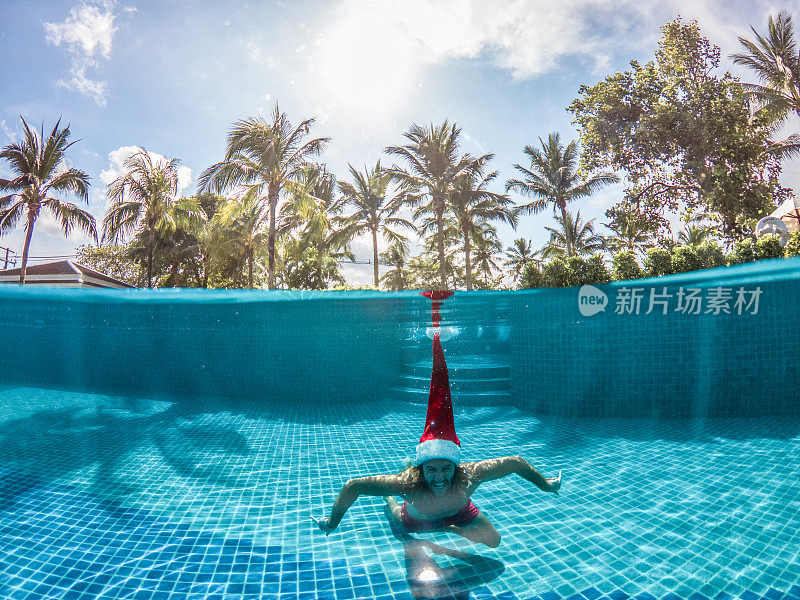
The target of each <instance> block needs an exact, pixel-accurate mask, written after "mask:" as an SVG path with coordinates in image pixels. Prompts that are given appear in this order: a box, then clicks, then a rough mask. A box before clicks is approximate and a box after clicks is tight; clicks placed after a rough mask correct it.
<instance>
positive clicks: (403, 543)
mask: <svg viewBox="0 0 800 600" xmlns="http://www.w3.org/2000/svg"><path fill="white" fill-rule="evenodd" d="M0 407H2V408H0V415H2V423H1V424H0V459H1V460H0V464H1V465H2V466H0V565H2V568H1V569H0V597H1V598H3V599H8V600H23V599H25V600H27V599H33V598H48V599H62V598H63V599H65V600H66V599H85V598H131V599H134V598H135V599H139V598H142V599H144V598H148V599H159V600H167V599H169V600H177V599H181V600H183V599H189V598H197V599H200V598H204V599H222V598H230V599H233V598H237V599H241V598H246V599H253V600H255V599H256V598H269V599H289V598H308V599H318V598H319V599H322V598H331V599H333V598H342V599H350V598H378V599H381V600H388V599H390V598H394V599H404V600H408V599H411V598H413V597H415V596H414V595H413V594H415V593H416V594H422V595H418V596H416V597H431V596H426V595H424V593H425V592H426V589H425V588H424V586H423V587H420V586H419V585H415V584H414V583H413V581H412V582H411V583H409V579H413V576H414V572H415V571H414V570H415V569H416V570H417V571H418V570H419V568H421V567H420V565H425V564H426V561H431V560H432V561H435V563H436V564H437V565H438V567H439V568H440V569H442V570H444V571H445V572H446V574H444V575H443V577H444V578H445V580H446V582H447V585H448V586H450V587H449V588H446V589H450V590H451V591H456V592H461V593H464V592H469V594H470V596H469V597H471V598H475V599H489V598H502V599H504V600H511V599H515V598H519V599H523V598H524V599H530V598H540V599H542V600H557V599H558V598H575V599H576V600H579V599H581V598H582V599H584V600H597V599H598V598H600V597H608V598H613V599H614V600H622V599H624V598H628V597H636V598H641V599H642V600H644V599H647V598H651V599H652V598H670V599H672V598H684V599H688V598H692V599H693V600H699V599H700V598H703V597H705V598H728V597H731V598H743V599H744V600H757V599H759V598H769V599H770V600H779V599H780V598H784V599H785V600H790V598H797V597H800V588H798V583H800V561H798V549H799V548H800V477H798V467H797V465H798V463H799V462H800V419H798V418H783V419H771V418H718V419H706V420H703V421H702V422H692V423H687V422H686V421H685V420H682V419H677V420H660V421H653V420H651V419H587V418H572V419H570V418H565V417H560V416H545V417H537V416H535V415H533V414H531V413H529V412H525V411H522V410H519V409H516V408H513V407H508V406H496V407H461V408H457V409H456V414H455V418H456V424H457V427H458V431H459V435H460V437H461V438H462V440H463V453H464V456H465V460H477V459H481V458H488V457H494V456H500V455H506V454H515V453H519V454H522V455H523V456H525V457H527V458H528V459H529V460H530V461H531V462H532V463H534V464H535V465H537V466H538V467H539V468H540V469H541V470H542V471H543V472H545V473H546V474H552V473H556V472H557V471H558V470H562V469H563V471H564V479H565V483H564V487H563V489H562V493H561V494H560V495H559V496H552V495H549V494H544V493H542V492H539V491H538V490H536V489H535V488H534V487H533V486H532V485H530V484H528V483H527V482H525V481H524V480H522V479H520V478H514V477H510V478H506V479H502V480H498V481H494V482H490V483H487V484H484V486H482V487H481V488H479V490H478V492H477V493H476V495H475V496H474V500H475V502H476V504H477V505H478V506H479V507H480V509H481V510H482V511H483V512H484V513H485V514H486V515H487V516H488V517H489V518H490V519H491V520H492V522H493V523H494V524H495V525H496V527H497V529H498V531H499V532H500V533H501V535H502V536H503V539H502V543H501V545H500V547H499V548H497V549H496V550H489V549H487V548H485V547H479V546H475V545H472V544H471V543H470V542H467V541H466V540H463V539H461V538H458V537H457V536H453V535H450V534H445V533H438V534H427V535H426V534H422V535H419V536H416V541H415V540H403V539H400V538H399V537H397V535H396V532H394V533H393V531H392V529H391V527H390V525H389V522H388V521H387V518H386V515H385V512H384V510H383V502H382V501H381V500H380V499H377V498H361V499H359V500H358V502H357V503H356V504H355V505H354V506H353V508H352V509H351V510H350V511H349V512H348V514H347V515H346V517H345V518H344V520H343V522H342V524H341V526H340V528H339V529H338V530H337V531H336V532H334V533H333V534H331V535H330V536H329V537H327V538H326V537H325V536H324V535H323V534H322V533H321V532H319V531H317V530H315V526H314V524H313V522H312V520H311V518H310V516H311V514H312V513H313V514H315V515H322V514H323V513H325V512H327V511H328V510H329V509H330V505H331V503H332V501H333V499H334V497H335V493H336V491H338V488H339V487H340V486H341V485H342V483H344V481H346V480H347V479H348V478H350V477H355V476H359V475H364V474H369V473H376V472H392V471H394V470H396V469H397V468H398V466H399V465H401V464H402V462H403V460H404V458H405V457H406V456H408V455H409V452H410V449H411V447H412V446H413V444H414V443H415V442H416V441H417V440H416V439H415V434H417V430H418V429H420V428H421V423H422V422H423V419H424V410H425V407H424V406H422V405H418V404H411V403H404V402H398V401H396V400H393V399H390V398H384V399H380V400H378V401H373V402H365V403H362V404H360V405H357V406H342V405H335V404H326V405H321V404H314V403H291V404H281V405H274V406H263V405H262V406H260V407H258V408H253V407H252V406H248V404H247V403H239V404H232V403H230V402H225V403H220V402H214V401H212V400H207V401H202V402H201V401H197V402H193V403H186V402H169V401H163V400H161V401H158V400H151V399H146V398H125V397H114V396H104V395H97V394H87V393H74V392H64V391H53V390H43V389H36V388H6V389H4V390H3V391H2V392H0ZM417 435H418V434H417ZM422 544H424V545H422ZM443 589H445V588H441V589H439V592H442V591H443ZM576 594H580V595H579V596H578V595H576ZM445 597H447V596H445ZM462 597H465V596H462Z"/></svg>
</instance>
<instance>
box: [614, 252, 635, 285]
mask: <svg viewBox="0 0 800 600" xmlns="http://www.w3.org/2000/svg"><path fill="white" fill-rule="evenodd" d="M611 264H612V274H613V276H614V279H615V280H616V281H623V280H625V279H639V278H640V277H641V276H642V275H643V273H642V269H641V268H640V267H639V263H637V262H636V254H634V253H633V251H631V250H623V251H622V252H618V253H617V254H615V255H614V256H613V257H612V258H611Z"/></svg>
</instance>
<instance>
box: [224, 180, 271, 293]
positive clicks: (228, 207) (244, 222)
mask: <svg viewBox="0 0 800 600" xmlns="http://www.w3.org/2000/svg"><path fill="white" fill-rule="evenodd" d="M269 217H270V214H269V210H268V208H267V205H266V204H265V203H263V202H261V201H260V200H259V198H258V197H257V194H256V193H253V192H252V190H248V193H246V194H245V195H244V196H242V197H239V198H231V199H229V200H228V201H227V202H226V203H225V204H224V205H223V206H222V208H220V209H219V212H217V214H216V215H215V216H214V223H215V226H216V227H217V237H216V241H215V242H214V248H215V249H216V252H218V253H220V254H223V255H229V256H232V257H239V258H240V259H242V260H243V261H244V263H245V266H246V268H247V287H248V288H249V289H251V290H252V289H253V282H254V267H255V263H256V254H257V252H258V250H259V248H260V247H262V246H263V245H264V244H265V243H266V241H267V233H266V227H267V222H268V221H269Z"/></svg>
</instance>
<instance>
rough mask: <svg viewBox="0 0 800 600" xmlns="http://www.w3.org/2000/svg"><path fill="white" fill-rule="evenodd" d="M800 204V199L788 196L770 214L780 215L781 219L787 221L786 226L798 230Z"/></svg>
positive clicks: (799, 227)
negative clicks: (799, 207)
mask: <svg viewBox="0 0 800 600" xmlns="http://www.w3.org/2000/svg"><path fill="white" fill-rule="evenodd" d="M795 202H797V204H795ZM798 206H800V199H796V198H794V197H792V198H788V199H787V200H786V201H785V202H784V203H783V204H781V205H780V206H779V207H778V208H776V209H775V210H774V211H773V213H772V214H771V215H769V216H770V217H778V218H779V219H780V220H781V221H783V222H784V223H786V227H787V228H788V229H789V231H797V230H798V229H800V219H798V217H797V213H798V210H799V209H798Z"/></svg>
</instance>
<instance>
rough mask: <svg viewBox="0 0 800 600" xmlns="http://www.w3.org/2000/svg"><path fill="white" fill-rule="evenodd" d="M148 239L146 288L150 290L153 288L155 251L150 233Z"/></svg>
mask: <svg viewBox="0 0 800 600" xmlns="http://www.w3.org/2000/svg"><path fill="white" fill-rule="evenodd" d="M148 238H149V239H148V240H147V287H148V288H152V287H153V254H154V252H155V249H154V247H153V246H154V245H155V243H154V240H153V234H152V233H150V235H149V236H148Z"/></svg>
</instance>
